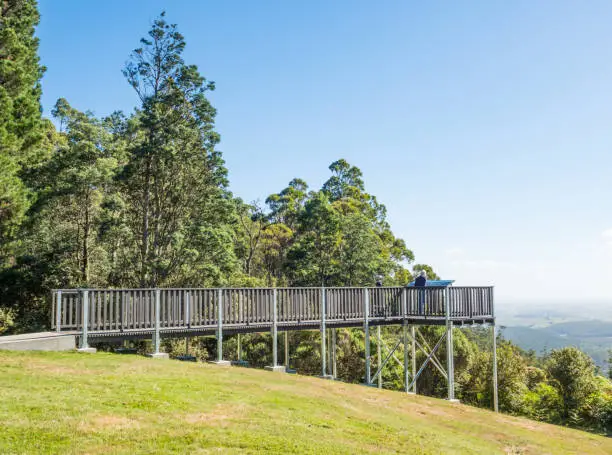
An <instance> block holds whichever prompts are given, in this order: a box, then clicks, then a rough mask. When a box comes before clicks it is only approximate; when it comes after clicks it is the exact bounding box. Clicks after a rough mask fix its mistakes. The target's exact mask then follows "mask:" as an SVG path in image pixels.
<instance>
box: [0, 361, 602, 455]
mask: <svg viewBox="0 0 612 455" xmlns="http://www.w3.org/2000/svg"><path fill="white" fill-rule="evenodd" d="M218 448H221V450H219V449H218ZM209 452H214V453H238V452H240V453H257V452H266V453H269V452H277V453H291V452H294V453H423V454H426V453H484V454H493V453H538V454H540V453H551V454H562V453H580V454H586V453H602V454H603V453H612V441H611V440H609V439H606V438H603V437H599V436H595V435H591V434H588V433H584V432H580V431H575V430H570V429H566V428H561V427H555V426H551V425H545V424H538V423H536V422H532V421H529V420H525V419H520V418H512V417H507V416H501V415H495V414H493V413H491V412H488V411H484V410H479V409H475V408H471V407H468V406H464V405H460V404H450V403H447V402H445V401H443V400H434V399H428V398H425V397H418V396H417V397H414V396H407V395H404V394H402V393H398V392H390V391H381V390H377V389H370V388H366V387H363V386H357V385H348V384H342V383H337V382H336V383H335V382H331V381H325V380H321V379H317V378H308V377H300V376H293V375H284V374H278V373H270V372H265V371H261V370H254V369H244V368H223V367H216V366H210V365H204V364H193V363H180V362H175V361H158V360H151V359H146V358H142V357H137V356H120V355H113V354H102V353H100V354H95V355H83V354H76V353H8V352H1V351H0V453H2V454H4V453H89V454H96V453H105V454H110V453H113V454H114V453H126V454H128V453H130V454H131V453H192V454H197V453H209Z"/></svg>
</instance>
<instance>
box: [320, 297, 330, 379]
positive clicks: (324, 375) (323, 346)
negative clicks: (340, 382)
mask: <svg viewBox="0 0 612 455" xmlns="http://www.w3.org/2000/svg"><path fill="white" fill-rule="evenodd" d="M326 311H327V304H326V301H325V287H321V377H322V378H329V377H330V376H329V375H328V374H327V349H326V348H327V346H326V343H327V337H326V331H327V328H326V323H325V313H326Z"/></svg>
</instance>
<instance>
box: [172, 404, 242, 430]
mask: <svg viewBox="0 0 612 455" xmlns="http://www.w3.org/2000/svg"><path fill="white" fill-rule="evenodd" d="M245 415H247V406H244V405H241V404H238V405H233V406H232V405H229V404H218V405H216V406H215V407H214V408H213V409H212V410H211V411H209V412H195V413H190V414H185V415H181V416H178V417H179V419H181V420H182V421H184V422H185V423H188V424H190V425H202V426H218V427H222V428H223V427H226V426H228V425H229V423H230V422H231V421H232V420H234V419H238V418H240V417H244V416H245Z"/></svg>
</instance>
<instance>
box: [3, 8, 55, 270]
mask: <svg viewBox="0 0 612 455" xmlns="http://www.w3.org/2000/svg"><path fill="white" fill-rule="evenodd" d="M38 21H39V14H38V9H37V3H36V1H35V0H6V1H3V2H1V3H0V267H1V266H2V265H3V263H6V262H7V261H8V260H9V259H10V256H11V254H12V247H14V245H12V241H14V240H15V234H16V233H17V229H18V227H19V225H20V223H21V222H22V220H23V216H24V214H25V212H26V210H27V208H28V206H29V204H30V202H31V199H32V196H33V195H32V193H31V192H30V191H29V189H28V187H27V184H26V183H25V182H24V176H23V174H24V172H26V171H27V169H28V167H30V166H35V165H36V164H37V163H38V162H39V161H40V160H41V159H42V158H43V157H44V155H45V151H46V148H45V134H46V133H47V131H48V127H49V124H48V123H47V122H44V121H43V120H42V119H41V114H40V113H41V107H40V96H41V87H40V79H41V77H42V75H43V72H44V68H43V67H42V66H41V65H40V64H39V58H38V54H37V51H38V38H36V37H35V36H34V28H35V27H36V25H37V24H38Z"/></svg>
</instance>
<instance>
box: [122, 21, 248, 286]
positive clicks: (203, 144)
mask: <svg viewBox="0 0 612 455" xmlns="http://www.w3.org/2000/svg"><path fill="white" fill-rule="evenodd" d="M141 44H142V47H140V48H138V49H136V50H135V51H134V52H133V53H132V56H131V59H130V61H129V62H128V64H127V65H126V67H125V69H124V74H125V76H126V78H127V80H128V81H129V83H130V84H131V85H132V87H133V88H134V89H135V90H136V93H137V94H138V96H139V97H140V101H141V106H140V109H139V110H138V112H137V113H136V115H135V119H134V120H135V122H137V128H138V139H137V140H136V141H134V143H133V144H132V146H131V148H130V149H129V152H130V157H129V161H128V163H127V165H126V166H125V169H124V172H123V175H122V179H123V181H124V182H125V186H124V193H125V200H126V207H127V209H126V219H127V225H128V226H129V229H130V232H131V235H132V243H133V245H134V247H135V249H136V251H135V254H134V255H133V261H132V262H133V265H134V266H135V268H136V270H137V281H138V284H140V285H141V286H155V285H159V284H163V283H176V282H177V281H181V280H182V281H185V280H187V281H189V282H193V281H194V280H196V281H198V280H200V281H201V280H206V279H212V280H214V281H215V282H217V283H218V282H219V281H221V280H222V277H223V276H224V275H227V274H229V273H231V271H232V270H233V268H234V267H235V266H236V260H235V257H234V256H233V244H232V229H233V228H232V227H231V224H232V223H234V222H235V221H236V214H235V210H234V207H235V206H234V203H233V202H232V201H231V198H230V195H229V193H228V192H227V190H226V186H227V170H226V169H225V167H224V163H223V160H222V159H221V155H220V153H219V152H218V151H216V150H215V146H216V144H217V143H218V142H219V135H218V134H217V133H216V132H215V130H214V118H215V115H216V111H215V109H214V108H213V106H212V105H211V104H210V102H209V101H208V99H207V98H206V92H207V91H209V90H213V89H214V83H212V82H209V81H207V80H206V79H205V78H204V77H202V76H201V75H200V73H199V72H198V70H197V68H196V66H194V65H187V64H186V63H185V62H184V60H183V57H182V54H183V51H184V49H185V39H184V37H183V35H181V34H180V33H179V32H178V30H177V27H176V25H173V24H169V23H167V22H166V20H165V18H164V13H162V15H161V16H160V17H159V18H158V19H157V20H155V21H154V23H153V26H152V28H151V30H150V31H149V35H148V37H147V38H143V39H142V40H141Z"/></svg>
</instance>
